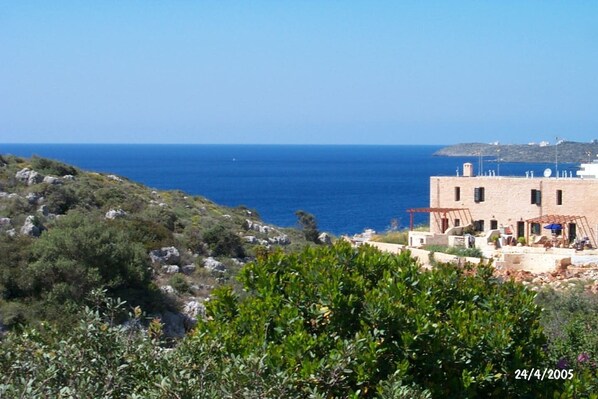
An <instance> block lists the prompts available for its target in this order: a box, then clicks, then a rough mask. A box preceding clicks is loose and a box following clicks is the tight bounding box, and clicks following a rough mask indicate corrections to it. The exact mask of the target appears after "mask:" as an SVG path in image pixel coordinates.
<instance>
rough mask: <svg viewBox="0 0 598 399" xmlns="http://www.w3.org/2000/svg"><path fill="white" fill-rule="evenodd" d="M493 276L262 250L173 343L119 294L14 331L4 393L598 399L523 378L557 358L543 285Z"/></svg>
mask: <svg viewBox="0 0 598 399" xmlns="http://www.w3.org/2000/svg"><path fill="white" fill-rule="evenodd" d="M491 272H492V270H491V269H490V268H488V267H484V266H480V267H468V268H466V269H461V268H458V267H455V266H451V265H441V266H439V267H438V268H436V269H434V270H431V271H423V270H421V269H420V268H418V267H417V265H416V263H415V262H414V260H413V259H411V258H410V257H409V256H408V255H407V254H403V255H401V256H398V257H397V256H394V255H390V254H383V253H381V252H379V251H377V250H375V249H374V248H371V247H367V246H364V247H361V248H359V249H353V248H351V247H350V246H348V245H346V244H337V245H335V246H332V247H320V248H317V249H306V250H304V251H303V252H302V253H298V254H290V255H285V254H282V253H280V252H275V253H271V254H267V253H263V254H261V255H260V257H259V258H258V261H257V262H255V263H254V264H251V265H248V266H247V267H246V268H245V269H243V271H242V275H241V280H242V282H243V284H244V286H245V289H246V290H247V291H248V292H247V295H245V296H244V298H239V297H238V296H237V295H235V294H234V293H233V291H232V290H230V289H220V290H219V291H218V292H217V294H216V295H215V297H214V298H213V300H211V301H210V302H209V303H210V305H209V309H208V313H209V316H210V319H211V320H209V321H204V322H202V323H201V324H200V325H199V326H198V328H197V330H196V331H195V333H193V334H192V335H191V336H188V337H186V338H185V339H184V340H183V341H182V342H181V343H180V344H179V345H178V346H176V347H175V348H173V349H163V347H162V346H161V345H160V342H159V329H160V328H159V324H158V323H157V322H156V321H153V322H151V323H150V325H149V327H148V329H147V330H143V329H141V328H139V327H136V326H139V320H140V318H141V312H140V311H139V310H138V309H135V311H134V317H133V322H132V323H129V324H128V327H124V326H119V325H116V324H114V322H113V320H114V316H113V314H114V313H115V312H114V311H113V310H112V309H114V307H115V305H114V304H112V305H110V303H111V302H110V301H108V306H107V310H108V311H107V313H106V314H108V315H109V316H108V317H106V316H102V315H101V314H100V313H99V312H98V311H97V310H92V309H87V310H86V311H85V312H84V314H83V316H82V319H81V322H80V323H79V324H78V325H77V326H76V327H75V328H74V329H73V330H72V331H70V332H69V333H68V334H66V335H65V334H60V333H58V332H56V331H55V330H53V329H52V328H48V329H46V330H41V332H40V330H38V331H35V330H25V331H24V332H23V333H21V334H18V333H16V332H11V333H10V334H9V335H8V337H7V338H6V339H5V340H4V342H2V343H1V346H0V395H2V397H19V396H25V397H32V398H35V397H57V398H61V397H62V398H66V397H94V398H117V397H118V398H121V397H129V398H216V397H222V398H256V397H261V398H307V397H311V398H357V397H377V398H405V399H406V398H431V397H451V398H478V397H500V396H503V397H510V398H511V397H512V398H517V397H521V398H527V397H553V395H554V394H555V392H557V391H560V390H564V391H566V392H569V393H564V394H563V395H562V396H558V397H592V396H591V395H590V394H589V393H588V392H589V391H586V394H581V395H579V394H578V393H576V390H577V392H579V389H580V388H578V387H575V386H572V385H571V384H569V385H567V384H564V385H561V386H558V385H557V384H558V383H557V382H553V381H544V382H543V383H530V382H529V381H522V380H516V379H515V376H514V371H515V370H516V369H528V370H529V369H531V368H532V367H535V368H538V367H540V368H542V367H550V363H549V362H548V359H547V358H546V355H545V353H544V350H543V347H542V345H543V344H544V342H545V339H544V334H543V332H542V328H541V327H540V324H539V321H540V309H539V308H538V307H537V306H536V305H535V304H534V294H533V293H532V292H530V291H528V290H526V289H525V288H524V287H522V286H521V285H519V284H516V283H512V282H507V283H500V282H498V281H496V280H495V279H494V278H493V277H492V273H491ZM131 326H132V327H131ZM590 377H591V376H590ZM590 377H588V378H590ZM561 384H562V383H561ZM554 397H557V396H554Z"/></svg>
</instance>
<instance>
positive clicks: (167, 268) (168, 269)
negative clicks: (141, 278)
mask: <svg viewBox="0 0 598 399" xmlns="http://www.w3.org/2000/svg"><path fill="white" fill-rule="evenodd" d="M178 272H179V267H178V266H177V265H164V266H162V273H166V274H176V273H178Z"/></svg>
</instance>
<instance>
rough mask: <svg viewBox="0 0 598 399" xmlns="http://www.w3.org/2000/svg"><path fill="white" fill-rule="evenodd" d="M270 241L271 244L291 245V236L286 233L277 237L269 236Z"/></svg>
mask: <svg viewBox="0 0 598 399" xmlns="http://www.w3.org/2000/svg"><path fill="white" fill-rule="evenodd" d="M268 242H269V243H270V244H278V245H289V244H290V243H291V240H290V239H289V237H288V236H287V235H286V234H282V235H280V236H277V237H270V238H268Z"/></svg>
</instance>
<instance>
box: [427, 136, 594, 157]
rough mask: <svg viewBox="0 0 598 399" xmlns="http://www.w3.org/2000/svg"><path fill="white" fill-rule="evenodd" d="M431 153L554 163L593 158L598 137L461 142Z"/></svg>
mask: <svg viewBox="0 0 598 399" xmlns="http://www.w3.org/2000/svg"><path fill="white" fill-rule="evenodd" d="M434 155H435V156H445V157H463V156H476V157H477V156H480V155H482V156H484V157H492V158H494V159H495V160H496V159H500V161H501V162H555V159H556V158H557V157H558V162H562V163H580V162H589V161H591V160H594V159H596V155H598V140H592V142H590V143H579V142H575V141H559V142H558V143H557V144H549V143H548V142H541V143H529V144H499V143H490V144H486V143H463V144H455V145H451V146H448V147H444V148H441V149H440V150H438V151H436V152H435V153H434Z"/></svg>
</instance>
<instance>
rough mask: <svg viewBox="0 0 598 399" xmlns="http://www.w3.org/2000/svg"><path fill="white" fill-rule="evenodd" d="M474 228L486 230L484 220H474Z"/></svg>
mask: <svg viewBox="0 0 598 399" xmlns="http://www.w3.org/2000/svg"><path fill="white" fill-rule="evenodd" d="M473 228H474V229H475V231H484V221H483V220H476V221H474V222H473Z"/></svg>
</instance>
